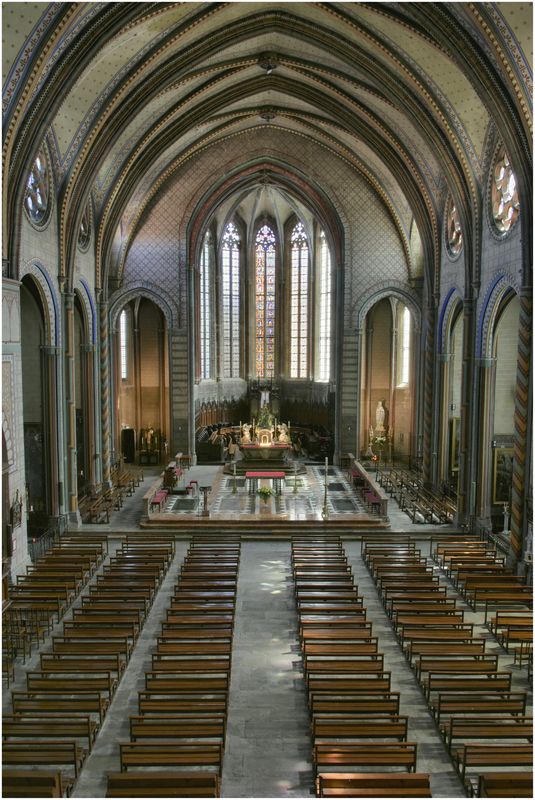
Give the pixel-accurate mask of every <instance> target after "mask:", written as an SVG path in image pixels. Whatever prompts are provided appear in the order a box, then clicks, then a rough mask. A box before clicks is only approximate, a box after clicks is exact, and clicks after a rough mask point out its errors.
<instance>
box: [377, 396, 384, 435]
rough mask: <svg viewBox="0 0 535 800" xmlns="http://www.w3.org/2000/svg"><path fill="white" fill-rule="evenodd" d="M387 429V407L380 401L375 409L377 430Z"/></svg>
mask: <svg viewBox="0 0 535 800" xmlns="http://www.w3.org/2000/svg"><path fill="white" fill-rule="evenodd" d="M384 429H385V407H384V406H383V401H382V400H379V402H378V403H377V408H376V409H375V430H376V431H384Z"/></svg>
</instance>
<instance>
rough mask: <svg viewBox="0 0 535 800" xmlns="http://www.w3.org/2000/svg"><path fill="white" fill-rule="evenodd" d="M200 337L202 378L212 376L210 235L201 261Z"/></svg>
mask: <svg viewBox="0 0 535 800" xmlns="http://www.w3.org/2000/svg"><path fill="white" fill-rule="evenodd" d="M199 272H200V276H199V277H200V309H199V312H200V314H199V316H200V329H201V330H200V339H201V380H206V379H207V378H210V377H211V363H212V362H211V356H212V349H211V341H212V340H211V336H210V331H211V325H212V314H211V291H210V286H211V281H210V235H209V234H208V233H207V234H206V236H205V237H204V243H203V247H202V251H201V263H200V270H199Z"/></svg>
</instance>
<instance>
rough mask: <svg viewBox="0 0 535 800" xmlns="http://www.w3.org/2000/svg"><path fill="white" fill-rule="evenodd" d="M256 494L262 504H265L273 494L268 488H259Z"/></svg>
mask: <svg viewBox="0 0 535 800" xmlns="http://www.w3.org/2000/svg"><path fill="white" fill-rule="evenodd" d="M257 494H259V495H260V497H261V498H262V500H263V501H264V503H267V501H268V500H269V498H270V497H271V495H272V494H273V490H272V489H270V488H269V486H261V487H260V489H258V492H257Z"/></svg>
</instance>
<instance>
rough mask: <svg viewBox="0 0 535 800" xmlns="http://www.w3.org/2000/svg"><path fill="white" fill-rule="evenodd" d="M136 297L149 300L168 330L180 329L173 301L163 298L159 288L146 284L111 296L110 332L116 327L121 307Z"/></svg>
mask: <svg viewBox="0 0 535 800" xmlns="http://www.w3.org/2000/svg"><path fill="white" fill-rule="evenodd" d="M138 297H144V298H146V299H147V300H151V301H152V302H153V303H154V304H155V305H156V306H157V307H158V308H159V309H160V311H161V312H162V314H163V315H164V317H165V321H166V324H167V329H168V330H172V329H174V328H178V327H180V325H179V321H180V315H179V312H178V308H177V306H176V304H175V302H174V300H172V299H171V298H170V297H169V296H168V295H167V296H164V295H163V293H162V289H161V287H159V286H156V285H155V284H152V283H146V284H139V285H138V286H135V287H128V288H127V289H125V290H124V291H122V290H119V291H117V292H115V293H114V294H113V296H112V298H111V300H110V327H111V329H112V330H113V329H115V327H116V325H117V318H118V316H119V313H120V311H121V310H122V308H123V306H125V305H126V304H127V303H129V302H130V300H134V299H136V298H138Z"/></svg>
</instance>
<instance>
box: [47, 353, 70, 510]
mask: <svg viewBox="0 0 535 800" xmlns="http://www.w3.org/2000/svg"><path fill="white" fill-rule="evenodd" d="M41 353H42V358H43V374H44V389H45V391H46V394H47V407H48V414H47V431H46V436H47V440H48V448H47V449H48V455H49V459H48V467H47V475H46V481H47V483H48V484H49V486H50V493H49V496H50V503H51V507H50V515H51V516H52V517H54V518H55V519H57V520H58V521H63V522H64V523H66V522H67V511H68V503H67V497H66V493H65V464H64V460H63V458H62V457H61V453H62V451H63V447H62V446H61V444H60V443H61V442H62V441H63V424H62V423H63V415H62V413H61V410H60V408H59V405H58V399H59V398H60V397H61V393H60V391H58V390H60V388H61V386H62V380H61V371H62V355H63V348H61V347H49V346H44V345H43V346H42V347H41Z"/></svg>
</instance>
